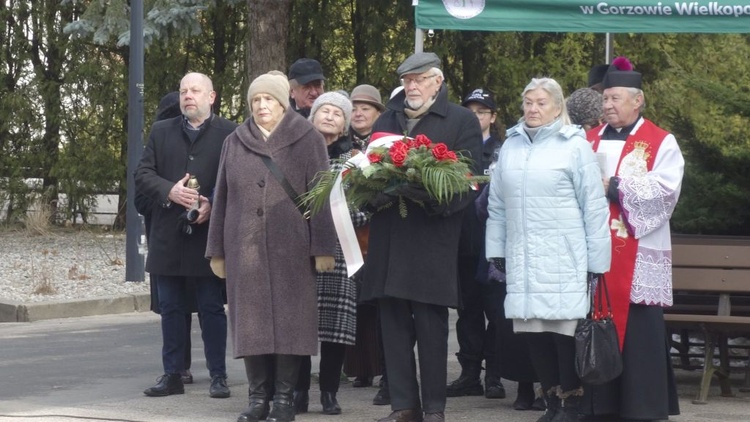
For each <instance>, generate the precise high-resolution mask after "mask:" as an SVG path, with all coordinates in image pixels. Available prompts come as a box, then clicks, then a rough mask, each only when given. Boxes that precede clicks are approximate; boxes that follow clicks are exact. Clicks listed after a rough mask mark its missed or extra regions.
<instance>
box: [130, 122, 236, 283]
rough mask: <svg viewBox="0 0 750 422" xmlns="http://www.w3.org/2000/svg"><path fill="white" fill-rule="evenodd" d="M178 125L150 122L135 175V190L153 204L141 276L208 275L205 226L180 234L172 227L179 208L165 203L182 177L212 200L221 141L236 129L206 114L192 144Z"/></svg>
mask: <svg viewBox="0 0 750 422" xmlns="http://www.w3.org/2000/svg"><path fill="white" fill-rule="evenodd" d="M183 125H184V122H183V117H182V116H178V117H175V118H172V119H167V120H162V121H158V122H156V123H154V125H153V126H152V127H151V133H150V134H149V137H148V144H147V145H146V149H145V150H144V151H143V156H142V157H141V162H140V163H139V164H138V168H137V169H136V172H135V188H136V191H137V192H138V193H141V194H143V195H145V196H146V197H148V198H150V199H151V200H152V201H153V202H154V204H155V205H154V206H153V207H152V214H151V228H150V232H149V242H148V258H147V260H146V271H148V272H149V273H151V274H156V275H169V276H191V277H207V276H212V275H213V273H212V272H211V267H210V266H209V261H208V260H207V259H206V258H205V257H204V256H205V252H206V238H207V236H208V222H205V223H203V224H200V225H195V224H194V225H192V229H193V230H192V233H191V234H185V233H183V232H182V231H181V230H180V229H179V228H178V219H179V217H180V215H181V214H182V213H184V212H185V208H184V207H183V206H181V205H176V204H170V203H169V200H168V199H167V196H168V195H169V191H170V190H171V189H172V187H173V186H174V184H175V183H177V182H178V181H179V180H180V179H182V178H183V177H184V176H185V173H190V174H191V175H195V176H196V178H197V179H198V183H199V184H200V194H201V195H203V196H205V197H208V198H210V197H211V196H212V194H213V189H214V185H215V184H216V173H217V171H218V168H219V157H220V156H221V148H222V145H223V144H224V139H225V138H226V137H227V136H228V135H229V134H230V133H232V132H233V131H234V129H235V128H236V127H237V124H236V123H233V122H230V121H229V120H226V119H223V118H221V117H219V116H216V115H212V116H211V120H210V121H207V122H206V123H205V124H204V126H203V127H202V128H201V130H200V133H199V134H198V137H197V138H196V140H195V141H194V142H190V138H188V136H187V134H186V133H185V129H184V128H183ZM167 204H169V205H167Z"/></svg>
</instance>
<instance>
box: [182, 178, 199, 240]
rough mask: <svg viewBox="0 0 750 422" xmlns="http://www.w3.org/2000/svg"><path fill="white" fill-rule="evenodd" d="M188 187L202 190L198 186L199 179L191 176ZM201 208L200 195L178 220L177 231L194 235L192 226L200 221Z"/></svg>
mask: <svg viewBox="0 0 750 422" xmlns="http://www.w3.org/2000/svg"><path fill="white" fill-rule="evenodd" d="M186 186H187V187H189V188H191V189H195V190H200V188H201V187H200V185H199V184H198V179H196V177H195V176H190V180H188V182H187V185H186ZM200 207H201V200H200V195H199V196H198V199H196V200H195V202H194V203H193V206H192V207H190V209H189V210H187V211H185V212H184V213H182V214H180V216H179V217H178V218H177V229H178V230H179V231H180V232H181V233H185V234H193V227H192V226H191V224H193V223H195V222H196V221H197V220H198V217H200V212H198V209H199V208H200Z"/></svg>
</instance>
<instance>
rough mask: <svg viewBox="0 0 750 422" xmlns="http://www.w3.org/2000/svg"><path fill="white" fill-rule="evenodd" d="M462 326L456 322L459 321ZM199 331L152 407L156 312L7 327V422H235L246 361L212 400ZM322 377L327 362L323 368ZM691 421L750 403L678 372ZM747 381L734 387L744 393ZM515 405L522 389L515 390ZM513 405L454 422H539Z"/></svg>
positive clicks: (359, 409) (2, 395)
mask: <svg viewBox="0 0 750 422" xmlns="http://www.w3.org/2000/svg"><path fill="white" fill-rule="evenodd" d="M451 317H452V320H453V319H455V313H451ZM197 327H198V324H197V322H196V323H194V330H193V359H194V361H193V373H194V375H195V381H196V382H195V384H193V385H190V386H187V387H186V394H185V395H177V396H170V397H166V398H150V397H145V396H144V395H143V394H142V391H143V389H144V388H146V387H148V386H150V385H151V384H153V382H154V380H155V378H156V377H157V376H158V375H159V374H160V372H161V364H160V360H159V354H160V336H159V320H158V317H157V316H156V315H154V314H151V313H150V312H144V313H128V314H119V315H99V316H89V317H81V318H66V319H51V320H44V321H36V322H31V323H4V324H0V421H9V422H11V421H41V422H52V421H54V422H71V421H80V420H89V421H91V420H93V421H128V422H130V421H133V422H135V421H137V422H146V421H148V422H160V421H174V422H182V421H206V422H213V421H217V422H218V421H222V422H233V421H235V420H236V417H237V415H238V414H239V412H240V411H241V410H242V409H244V407H245V405H246V395H247V383H246V382H245V375H244V368H243V365H242V362H241V361H238V360H233V359H231V358H228V361H227V363H228V371H229V376H230V378H229V385H230V387H231V388H232V397H230V398H228V399H223V400H220V399H211V398H209V397H208V385H209V380H208V374H207V371H206V370H205V369H204V368H205V361H204V360H203V357H202V349H201V345H202V343H201V340H200V333H199V331H198V330H197ZM456 350H457V344H456V340H455V333H454V332H453V331H452V332H451V342H450V348H449V353H450V361H449V362H448V370H449V378H450V379H453V378H455V377H456V376H457V375H458V372H459V366H458V363H457V361H456V359H455V356H454V353H455V351H456ZM313 368H314V369H313V370H315V368H317V360H314V361H313ZM677 377H678V383H679V386H680V397H681V400H680V405H681V408H682V413H683V414H682V415H680V416H677V417H674V418H672V419H671V420H674V421H679V422H692V421H748V420H750V393H740V392H739V391H738V390H737V388H735V393H736V394H737V395H738V396H737V397H734V398H725V397H719V396H718V394H719V391H718V390H719V389H718V387H716V386H714V387H713V388H712V389H711V396H710V399H709V404H708V405H703V406H698V405H694V404H692V403H691V402H690V400H691V399H692V397H694V395H695V393H696V391H697V387H698V380H699V378H700V373H698V372H685V371H677ZM741 381H742V377H741V374H737V375H735V377H734V382H735V384H736V385H739V384H740V383H741ZM506 388H507V390H508V393H509V397H515V386H514V383H512V382H506ZM376 391H377V389H376V388H374V387H372V388H352V387H351V384H345V385H342V387H341V391H340V392H339V402H340V403H341V405H342V407H343V409H344V413H343V414H342V415H340V416H326V415H322V414H320V413H319V412H320V405H319V404H317V397H318V394H317V391H311V399H312V400H311V406H310V410H311V413H308V414H304V415H300V416H299V417H298V418H297V421H299V422H305V421H333V422H350V421H369V422H371V421H374V420H376V419H377V418H380V417H382V416H385V415H387V414H388V413H389V408H388V407H387V406H385V407H384V406H373V405H371V404H370V403H371V400H372V397H373V396H374V395H375V393H376ZM511 403H512V399H504V400H488V399H485V398H483V397H464V398H453V399H448V409H447V420H448V421H519V422H525V421H529V422H533V421H536V419H537V418H539V416H540V415H541V413H540V412H518V411H514V410H512V408H511V407H510V405H511Z"/></svg>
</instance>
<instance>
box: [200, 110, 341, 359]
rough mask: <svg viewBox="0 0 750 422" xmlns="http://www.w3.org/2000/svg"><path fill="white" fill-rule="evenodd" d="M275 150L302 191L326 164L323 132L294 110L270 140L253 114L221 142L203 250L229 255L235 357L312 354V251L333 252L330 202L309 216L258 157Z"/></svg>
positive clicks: (314, 324)
mask: <svg viewBox="0 0 750 422" xmlns="http://www.w3.org/2000/svg"><path fill="white" fill-rule="evenodd" d="M262 155H266V156H271V157H272V158H273V160H274V161H275V162H276V164H277V165H278V167H279V168H280V169H281V171H282V172H283V173H284V175H285V176H286V178H287V180H288V181H289V183H290V184H291V185H292V187H293V188H294V190H295V191H296V192H297V193H299V194H301V193H303V192H305V191H306V190H307V186H309V185H310V183H311V181H312V180H313V178H314V177H315V175H316V174H317V173H318V172H319V171H326V170H328V154H327V152H326V146H325V141H324V140H323V137H322V136H321V135H320V134H319V133H318V132H317V131H316V130H315V129H314V128H313V126H312V124H310V123H309V122H308V121H307V120H305V119H304V118H303V117H302V116H300V115H298V114H297V113H295V112H294V111H293V110H291V109H289V110H287V111H286V113H285V114H284V117H283V118H282V120H281V122H279V125H278V126H277V127H276V129H275V130H274V131H273V132H272V133H271V135H270V136H269V138H268V142H266V141H264V140H263V137H262V135H261V133H260V130H259V129H258V127H257V126H256V125H255V123H253V122H252V119H248V120H246V121H245V123H243V124H242V125H241V126H239V127H238V128H237V130H235V132H234V133H232V134H231V135H229V136H228V137H227V139H226V141H225V143H224V149H223V151H222V153H221V161H220V163H219V173H218V177H217V182H216V189H215V193H214V203H213V209H212V213H211V223H210V227H209V232H208V246H207V249H206V257H212V256H215V257H222V256H223V257H224V258H225V260H226V275H227V301H228V304H229V319H230V324H231V329H232V330H231V335H232V340H233V341H232V344H233V347H234V357H235V358H240V357H244V356H252V355H261V354H271V353H275V354H292V355H315V354H317V349H318V317H317V293H316V285H315V265H314V258H313V257H314V256H323V255H330V256H333V255H334V252H335V250H336V233H335V230H334V227H333V221H332V219H331V213H330V210H328V208H326V209H325V210H324V211H322V212H320V213H318V214H317V215H315V216H313V217H312V219H310V220H305V219H304V218H303V217H302V215H301V214H300V212H299V211H298V209H297V208H296V207H295V205H294V203H293V202H292V200H291V199H290V198H289V196H288V195H287V193H286V192H285V191H284V189H283V188H282V186H281V185H280V184H279V182H278V181H277V180H276V179H275V178H274V177H273V175H272V174H271V172H270V171H269V170H268V168H267V167H266V166H265V164H264V163H263V161H262V160H261V158H260V157H261V156H262Z"/></svg>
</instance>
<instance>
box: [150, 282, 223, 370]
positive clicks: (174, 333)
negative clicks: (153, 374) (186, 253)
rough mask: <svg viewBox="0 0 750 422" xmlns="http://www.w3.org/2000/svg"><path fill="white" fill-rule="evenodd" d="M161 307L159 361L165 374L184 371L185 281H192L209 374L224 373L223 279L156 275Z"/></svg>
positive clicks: (185, 331)
mask: <svg viewBox="0 0 750 422" xmlns="http://www.w3.org/2000/svg"><path fill="white" fill-rule="evenodd" d="M158 277H159V281H158V283H157V285H158V288H159V307H160V309H161V331H162V342H163V345H162V364H163V365H164V372H165V373H167V374H179V373H180V372H182V371H184V370H185V355H186V350H185V348H186V347H185V344H186V342H185V339H186V336H187V335H188V333H187V330H186V329H185V314H186V313H187V312H188V310H187V309H188V308H187V301H186V292H187V287H186V283H187V281H188V280H189V279H192V280H193V281H194V282H195V296H196V299H197V301H198V314H199V318H200V326H201V336H202V338H203V350H204V353H205V355H206V366H207V367H208V371H209V374H210V375H211V376H212V377H213V376H216V375H220V376H226V363H225V362H226V361H225V359H226V349H227V316H226V314H225V313H224V297H223V294H222V290H223V283H224V282H223V281H221V280H220V279H218V278H215V277H181V276H161V275H160V276H158Z"/></svg>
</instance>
